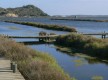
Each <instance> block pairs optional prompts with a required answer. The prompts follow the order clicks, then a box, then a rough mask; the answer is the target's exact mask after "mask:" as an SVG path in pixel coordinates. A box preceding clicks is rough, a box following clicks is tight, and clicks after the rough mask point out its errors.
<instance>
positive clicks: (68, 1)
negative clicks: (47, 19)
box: [0, 0, 108, 15]
mask: <svg viewBox="0 0 108 80" xmlns="http://www.w3.org/2000/svg"><path fill="white" fill-rule="evenodd" d="M28 4H33V5H35V6H37V7H39V8H40V9H42V10H43V11H44V12H46V13H47V14H49V15H108V0H0V7H3V8H9V7H21V6H23V5H28Z"/></svg>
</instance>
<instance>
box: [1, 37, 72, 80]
mask: <svg viewBox="0 0 108 80" xmlns="http://www.w3.org/2000/svg"><path fill="white" fill-rule="evenodd" d="M0 54H1V55H2V56H5V57H6V58H8V59H10V60H12V61H15V62H16V63H17V64H18V68H19V71H20V72H21V73H22V74H23V76H24V77H25V79H26V80H71V78H70V77H69V76H68V75H67V74H65V73H64V71H63V70H62V69H61V68H60V67H59V66H58V64H57V63H56V61H55V59H53V58H52V57H51V56H49V54H46V53H41V52H38V51H35V50H33V49H30V48H29V47H27V46H24V45H23V44H19V43H16V42H15V41H12V40H9V39H7V38H4V37H2V36H0Z"/></svg>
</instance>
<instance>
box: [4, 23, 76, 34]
mask: <svg viewBox="0 0 108 80" xmlns="http://www.w3.org/2000/svg"><path fill="white" fill-rule="evenodd" d="M5 22H10V23H16V24H22V25H28V26H34V27H38V28H44V29H49V30H57V31H66V32H77V30H76V29H75V28H73V27H68V26H63V25H53V24H43V23H36V22H19V21H5Z"/></svg>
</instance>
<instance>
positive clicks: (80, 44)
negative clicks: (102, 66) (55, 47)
mask: <svg viewBox="0 0 108 80" xmlns="http://www.w3.org/2000/svg"><path fill="white" fill-rule="evenodd" d="M56 44H59V45H62V46H66V47H69V48H71V49H72V48H76V49H77V50H78V51H81V52H83V53H85V54H88V55H91V56H94V57H99V58H103V59H108V39H98V38H94V37H91V36H85V35H81V34H75V33H74V34H73V33H72V34H68V35H64V36H59V37H58V38H57V39H56Z"/></svg>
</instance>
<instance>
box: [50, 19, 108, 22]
mask: <svg viewBox="0 0 108 80" xmlns="http://www.w3.org/2000/svg"><path fill="white" fill-rule="evenodd" d="M51 20H68V21H90V22H108V20H93V19H68V18H52V19H51Z"/></svg>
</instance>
